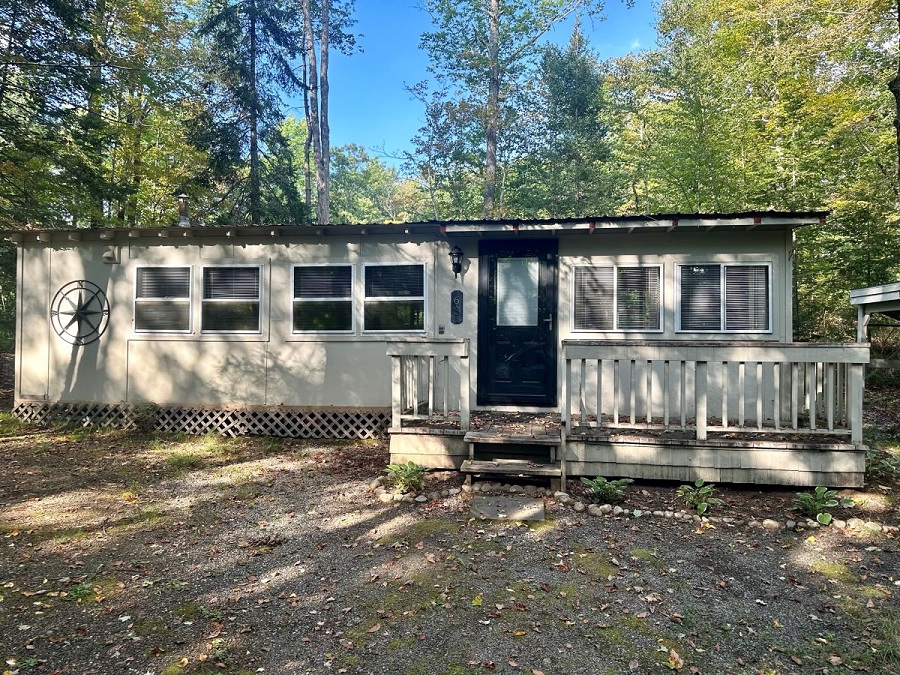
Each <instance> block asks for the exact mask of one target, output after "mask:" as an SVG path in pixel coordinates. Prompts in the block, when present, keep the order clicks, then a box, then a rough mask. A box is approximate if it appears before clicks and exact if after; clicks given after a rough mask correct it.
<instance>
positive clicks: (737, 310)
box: [679, 265, 771, 333]
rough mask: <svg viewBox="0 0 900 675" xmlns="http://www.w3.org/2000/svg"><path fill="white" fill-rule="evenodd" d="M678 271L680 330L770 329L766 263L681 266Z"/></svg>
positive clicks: (752, 330)
mask: <svg viewBox="0 0 900 675" xmlns="http://www.w3.org/2000/svg"><path fill="white" fill-rule="evenodd" d="M679 270H680V272H679V274H680V282H681V313H680V323H679V329H680V330H683V331H689V330H696V331H734V332H746V333H759V332H767V331H769V330H771V326H770V318H769V317H770V300H769V296H770V285H771V280H770V267H769V266H768V265H684V266H682V267H680V268H679Z"/></svg>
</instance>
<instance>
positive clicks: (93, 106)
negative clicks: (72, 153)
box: [86, 0, 108, 227]
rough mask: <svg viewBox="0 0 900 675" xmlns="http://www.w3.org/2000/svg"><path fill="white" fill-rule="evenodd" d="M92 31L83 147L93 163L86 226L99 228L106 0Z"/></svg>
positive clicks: (99, 3) (103, 189)
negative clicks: (89, 207) (84, 143)
mask: <svg viewBox="0 0 900 675" xmlns="http://www.w3.org/2000/svg"><path fill="white" fill-rule="evenodd" d="M93 25H94V28H96V33H95V34H94V35H92V39H91V46H90V56H89V59H88V63H89V66H90V74H89V75H88V90H87V115H86V117H87V122H88V134H89V136H88V141H87V148H88V152H89V153H90V155H89V158H88V161H89V162H92V163H94V167H93V168H92V171H94V170H95V171H96V173H95V174H94V180H92V181H91V183H92V186H91V193H92V194H91V196H90V202H91V213H90V226H91V227H99V226H100V221H101V220H102V218H103V216H104V205H105V199H104V196H105V193H107V192H108V186H107V180H106V178H107V177H106V176H104V171H103V169H102V165H103V153H104V152H105V148H104V142H103V139H102V137H101V133H100V131H101V128H102V127H103V116H102V112H101V111H102V107H103V68H102V66H103V54H104V52H105V51H106V43H107V34H106V0H98V1H97V5H96V8H95V10H94V19H93Z"/></svg>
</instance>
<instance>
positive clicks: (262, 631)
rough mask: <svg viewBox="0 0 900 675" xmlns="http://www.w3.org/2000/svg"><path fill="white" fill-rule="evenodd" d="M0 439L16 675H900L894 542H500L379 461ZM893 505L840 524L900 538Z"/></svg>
mask: <svg viewBox="0 0 900 675" xmlns="http://www.w3.org/2000/svg"><path fill="white" fill-rule="evenodd" d="M878 414H880V413H877V412H876V415H878ZM885 414H890V411H888V412H887V413H885ZM0 422H2V423H0V435H2V438H0V446H2V448H0V452H2V456H3V465H2V466H3V469H2V471H0V545H2V556H0V657H2V658H3V659H4V662H5V665H3V666H0V670H2V671H3V672H8V673H22V674H25V673H28V674H30V673H57V674H62V673H71V674H79V673H139V674H141V675H143V674H145V673H151V674H157V673H162V674H165V675H174V674H181V673H185V674H191V673H193V674H196V673H230V674H238V673H257V672H261V673H408V674H410V675H415V674H420V673H421V674H438V675H441V674H445V675H459V674H464V673H482V672H491V671H494V672H498V673H524V674H525V675H529V674H531V675H534V674H535V673H545V674H546V675H550V674H567V673H664V672H672V671H678V672H684V673H709V674H712V673H765V674H772V673H778V674H780V673H842V672H850V671H864V672H871V673H892V672H900V637H898V636H900V603H898V596H900V545H898V540H897V539H896V538H893V537H888V536H885V535H884V534H869V535H865V536H863V535H850V534H845V533H843V532H840V531H837V530H835V529H833V528H831V529H828V530H816V531H807V532H802V533H796V532H785V531H780V532H772V533H769V532H765V531H763V530H758V529H749V528H746V527H740V528H736V527H730V526H728V525H725V524H719V525H717V526H716V527H714V528H713V527H708V528H697V527H696V526H695V525H694V524H688V523H686V522H680V521H674V520H665V519H658V518H641V519H639V520H633V519H632V520H620V519H616V518H593V517H590V516H587V515H584V514H576V513H575V512H573V511H572V510H571V509H568V508H563V507H561V506H559V505H556V504H555V503H553V502H552V500H551V501H548V503H547V513H548V520H547V521H545V522H542V523H535V524H533V525H521V524H515V523H492V522H486V521H477V520H472V519H470V518H469V516H468V506H469V504H468V500H469V499H470V498H471V497H470V496H468V495H465V494H462V495H460V496H458V497H451V498H447V499H442V500H435V501H432V502H429V503H427V504H426V505H424V506H418V505H416V506H413V505H408V504H399V503H390V504H382V503H379V502H377V501H376V500H374V499H373V497H372V495H371V493H369V492H368V490H367V486H368V484H369V482H370V481H371V480H372V478H373V477H375V476H377V475H378V474H379V473H380V472H381V471H383V469H384V466H385V464H386V461H387V453H386V448H385V447H384V445H383V444H379V443H341V444H309V443H304V442H284V441H276V440H273V439H238V440H225V439H221V438H218V437H214V436H204V437H199V438H187V437H176V436H160V437H153V438H148V437H143V436H140V435H136V434H128V433H123V432H105V433H101V432H89V431H85V430H72V429H62V430H55V431H47V430H39V429H34V428H27V427H20V426H18V425H17V424H16V423H14V422H13V421H11V420H10V419H9V418H3V419H2V420H0ZM458 482H459V477H458V476H456V475H454V474H447V473H443V474H435V475H433V476H432V477H430V479H429V487H428V489H432V488H435V487H437V488H441V487H449V486H451V485H456V484H458ZM675 487H676V486H675V485H672V484H648V483H643V484H635V485H633V486H630V487H629V490H628V498H627V501H626V504H625V506H631V507H632V508H634V507H636V506H642V507H644V508H647V507H648V506H650V505H651V504H652V505H653V507H654V508H655V507H656V506H657V505H667V506H670V507H676V506H678V503H677V502H676V499H675V495H674V488H675ZM898 489H900V488H898V487H897V485H896V484H893V483H886V484H883V485H882V486H881V487H879V485H873V486H871V487H870V488H868V489H867V490H866V491H865V492H862V493H857V496H858V497H864V499H861V501H860V505H859V506H857V507H855V508H853V509H843V510H836V511H835V515H838V516H839V517H842V518H846V517H848V516H857V517H860V518H862V519H864V520H876V521H879V522H886V523H894V524H896V523H897V522H898V521H900V515H898V507H897V501H896V497H897V494H898ZM720 494H721V496H723V498H724V499H725V501H726V504H727V505H726V506H725V507H721V508H720V509H718V510H717V511H716V513H718V515H722V516H728V515H731V516H734V517H740V518H744V519H747V518H750V517H755V518H762V517H765V516H767V515H773V516H778V517H779V518H781V519H782V520H783V519H784V518H785V516H786V514H788V513H789V512H788V511H786V509H787V508H788V507H789V506H790V498H791V497H792V493H791V492H785V491H783V490H759V489H753V490H740V489H737V488H727V489H723V490H722V491H721V492H720Z"/></svg>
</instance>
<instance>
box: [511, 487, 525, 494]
mask: <svg viewBox="0 0 900 675" xmlns="http://www.w3.org/2000/svg"><path fill="white" fill-rule="evenodd" d="M523 492H525V489H524V488H523V487H522V486H521V485H510V486H509V494H511V495H519V494H522V493H523Z"/></svg>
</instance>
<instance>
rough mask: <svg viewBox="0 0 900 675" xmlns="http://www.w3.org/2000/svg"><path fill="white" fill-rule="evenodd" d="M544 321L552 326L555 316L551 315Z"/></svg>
mask: <svg viewBox="0 0 900 675" xmlns="http://www.w3.org/2000/svg"><path fill="white" fill-rule="evenodd" d="M544 321H546V322H547V323H549V324H552V323H553V315H552V314H551V315H550V316H549V317H547V318H546V319H544Z"/></svg>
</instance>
